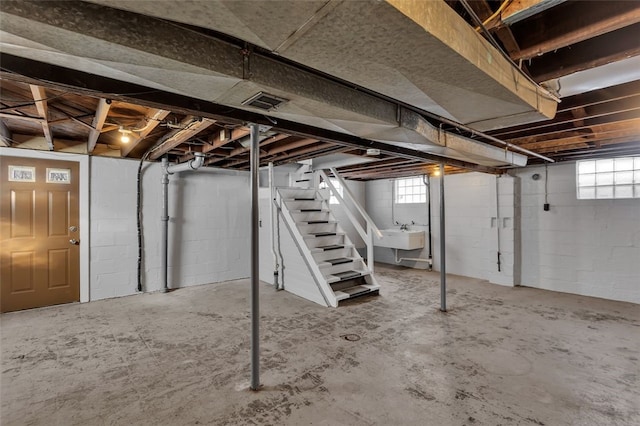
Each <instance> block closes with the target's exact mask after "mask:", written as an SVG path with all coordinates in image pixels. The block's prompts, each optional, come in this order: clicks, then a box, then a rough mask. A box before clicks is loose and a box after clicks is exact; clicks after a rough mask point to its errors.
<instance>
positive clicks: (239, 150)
mask: <svg viewBox="0 0 640 426" xmlns="http://www.w3.org/2000/svg"><path fill="white" fill-rule="evenodd" d="M245 136H246V135H245ZM288 137H290V135H287V134H285V133H280V134H277V135H273V136H270V137H268V138H266V139H264V140H262V141H260V149H262V148H264V147H265V146H267V145H271V144H272V143H276V142H278V141H281V140H283V139H286V138H288ZM250 150H251V147H250V146H247V147H244V146H240V147H238V148H234V149H233V150H231V151H229V152H228V154H227V155H226V156H224V157H222V158H211V159H209V160H207V162H206V164H207V165H210V164H216V163H220V162H222V161H224V160H227V159H229V158H232V157H236V156H238V155H241V154H244V153H246V152H249V151H250Z"/></svg>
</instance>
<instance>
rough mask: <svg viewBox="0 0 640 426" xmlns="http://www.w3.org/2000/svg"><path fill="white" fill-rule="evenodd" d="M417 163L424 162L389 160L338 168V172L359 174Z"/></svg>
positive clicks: (402, 159) (400, 159)
mask: <svg viewBox="0 0 640 426" xmlns="http://www.w3.org/2000/svg"><path fill="white" fill-rule="evenodd" d="M416 163H422V162H419V161H417V160H407V159H406V158H388V159H385V160H380V161H374V162H370V163H363V164H355V165H353V166H347V167H348V168H342V167H341V168H338V172H340V173H352V172H359V171H363V170H375V169H380V168H386V167H393V166H398V165H405V164H416ZM358 166H359V167H358Z"/></svg>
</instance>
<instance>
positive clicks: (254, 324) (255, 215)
mask: <svg viewBox="0 0 640 426" xmlns="http://www.w3.org/2000/svg"><path fill="white" fill-rule="evenodd" d="M259 131H260V129H259V126H258V125H257V124H251V389H252V390H254V391H255V390H258V388H259V387H260V293H259V291H260V289H259V286H258V285H259V281H260V274H259V262H260V258H259V256H260V252H259V250H260V245H259V241H258V232H259V229H258V228H259V220H260V217H259V210H258V185H259V182H258V167H259V165H260V134H259Z"/></svg>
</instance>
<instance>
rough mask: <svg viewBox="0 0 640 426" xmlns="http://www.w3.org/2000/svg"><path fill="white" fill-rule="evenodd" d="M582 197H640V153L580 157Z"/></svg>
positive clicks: (578, 187)
mask: <svg viewBox="0 0 640 426" xmlns="http://www.w3.org/2000/svg"><path fill="white" fill-rule="evenodd" d="M575 179H576V198H577V199H578V200H629V199H637V198H640V156H635V155H634V156H626V157H612V158H595V159H588V160H578V161H576V178H575Z"/></svg>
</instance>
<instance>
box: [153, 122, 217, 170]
mask: <svg viewBox="0 0 640 426" xmlns="http://www.w3.org/2000/svg"><path fill="white" fill-rule="evenodd" d="M214 123H215V121H214V120H211V119H208V118H200V117H195V116H192V115H189V116H187V117H186V118H185V119H184V120H182V121H181V122H180V129H175V130H172V131H170V132H169V133H167V134H165V135H164V136H162V137H161V138H160V140H159V141H158V146H157V147H156V149H154V150H153V151H152V152H151V154H150V155H149V158H150V159H151V160H156V159H158V158H160V157H162V156H163V155H164V154H166V153H167V152H169V151H171V150H172V149H173V148H175V147H176V146H178V145H180V144H181V143H184V142H186V141H188V140H189V139H191V138H192V137H193V136H195V135H197V134H198V133H200V132H201V131H203V130H204V129H206V128H207V127H209V126H211V125H212V124H214Z"/></svg>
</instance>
